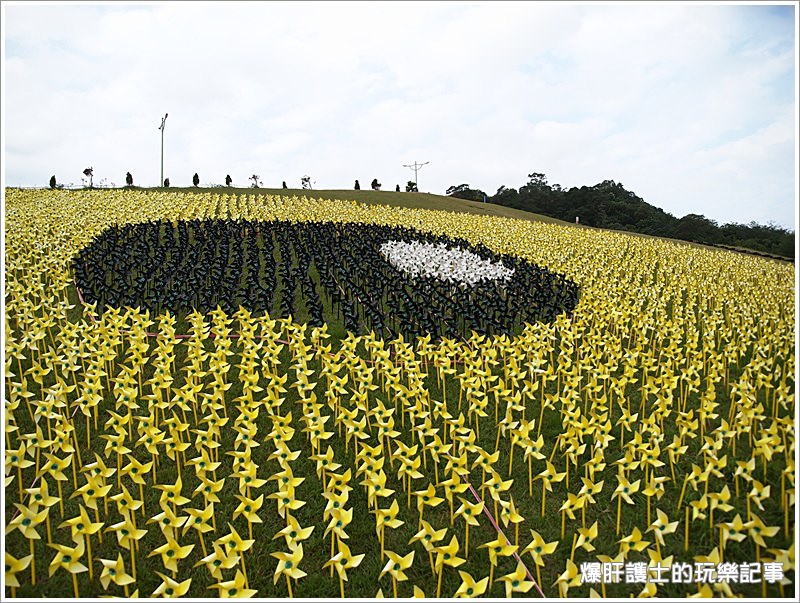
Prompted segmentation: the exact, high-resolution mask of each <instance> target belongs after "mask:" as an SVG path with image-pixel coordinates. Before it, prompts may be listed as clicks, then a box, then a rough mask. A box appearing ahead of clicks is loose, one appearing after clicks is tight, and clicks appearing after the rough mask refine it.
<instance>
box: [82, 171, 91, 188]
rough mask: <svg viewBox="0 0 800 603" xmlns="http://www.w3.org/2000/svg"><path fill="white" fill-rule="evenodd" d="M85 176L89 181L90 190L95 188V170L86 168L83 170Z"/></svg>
mask: <svg viewBox="0 0 800 603" xmlns="http://www.w3.org/2000/svg"><path fill="white" fill-rule="evenodd" d="M83 175H84V176H86V177H87V178H88V179H89V188H92V186H93V178H94V169H92V168H91V167H88V168H86V169H85V170H83Z"/></svg>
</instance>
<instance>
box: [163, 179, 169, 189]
mask: <svg viewBox="0 0 800 603" xmlns="http://www.w3.org/2000/svg"><path fill="white" fill-rule="evenodd" d="M164 188H169V178H164Z"/></svg>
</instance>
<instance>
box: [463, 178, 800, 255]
mask: <svg viewBox="0 0 800 603" xmlns="http://www.w3.org/2000/svg"><path fill="white" fill-rule="evenodd" d="M528 178H529V180H528V182H527V184H525V185H524V186H522V187H520V189H519V190H516V189H513V188H506V187H505V186H501V187H500V188H499V189H497V193H495V194H494V195H486V193H484V192H483V191H481V190H477V189H472V188H470V187H469V185H468V184H460V185H458V186H451V187H450V188H448V189H447V194H448V195H450V196H452V197H457V198H459V199H468V200H471V201H484V200H485V201H487V202H489V203H496V204H498V205H505V206H507V207H513V208H516V209H522V210H525V211H530V212H534V213H537V214H543V215H545V216H550V217H552V218H558V219H559V220H564V221H566V222H574V221H575V218H576V217H578V218H579V219H580V223H581V224H582V225H584V226H595V227H597V228H609V229H614V230H627V231H630V232H638V233H642V234H648V235H654V236H659V237H669V238H673V239H682V240H684V241H692V242H695V243H703V244H705V245H715V246H720V247H726V248H736V249H749V250H753V251H757V252H762V253H765V254H769V255H776V256H781V257H784V258H794V255H795V245H794V237H795V234H794V231H791V230H787V229H785V228H782V227H780V226H777V225H775V224H768V225H762V224H756V223H755V222H750V223H749V224H736V223H731V224H723V225H722V226H720V225H719V224H717V222H715V221H714V220H711V219H709V218H707V217H705V216H703V215H700V214H687V215H685V216H683V217H682V218H676V217H675V216H673V215H672V214H669V213H667V212H665V211H664V210H663V209H661V208H659V207H655V206H653V205H650V204H649V203H647V202H645V200H644V199H642V198H641V197H638V196H637V195H636V194H635V193H633V192H631V191H628V190H626V189H625V187H624V186H622V184H621V183H619V182H614V181H613V180H604V181H603V182H601V183H600V184H595V185H594V186H581V187H580V188H577V187H574V188H571V189H569V190H567V189H563V188H561V185H559V184H548V182H547V178H546V177H545V175H544V174H540V173H533V174H529V175H528Z"/></svg>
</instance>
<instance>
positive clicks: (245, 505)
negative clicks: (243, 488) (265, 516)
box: [233, 494, 264, 538]
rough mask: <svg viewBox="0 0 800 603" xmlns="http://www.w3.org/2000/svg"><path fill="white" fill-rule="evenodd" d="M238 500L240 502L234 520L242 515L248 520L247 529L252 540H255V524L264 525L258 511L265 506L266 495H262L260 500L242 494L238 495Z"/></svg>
mask: <svg viewBox="0 0 800 603" xmlns="http://www.w3.org/2000/svg"><path fill="white" fill-rule="evenodd" d="M235 496H236V499H237V500H239V506H237V507H236V509H234V511H233V519H234V520H235V519H236V518H237V517H239V516H240V515H242V516H244V518H245V519H246V520H247V529H248V531H249V536H250V538H253V524H254V523H262V521H261V517H259V516H258V510H259V509H261V506H262V505H263V504H264V495H263V494H261V495H260V496H259V497H258V498H254V499H251V498H247V497H246V496H242V495H240V494H236V495H235Z"/></svg>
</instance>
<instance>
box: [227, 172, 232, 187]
mask: <svg viewBox="0 0 800 603" xmlns="http://www.w3.org/2000/svg"><path fill="white" fill-rule="evenodd" d="M232 182H233V178H231V175H230V174H228V175H227V176H225V186H230V185H231V183H232Z"/></svg>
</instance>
